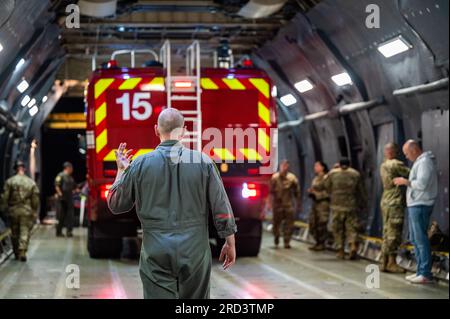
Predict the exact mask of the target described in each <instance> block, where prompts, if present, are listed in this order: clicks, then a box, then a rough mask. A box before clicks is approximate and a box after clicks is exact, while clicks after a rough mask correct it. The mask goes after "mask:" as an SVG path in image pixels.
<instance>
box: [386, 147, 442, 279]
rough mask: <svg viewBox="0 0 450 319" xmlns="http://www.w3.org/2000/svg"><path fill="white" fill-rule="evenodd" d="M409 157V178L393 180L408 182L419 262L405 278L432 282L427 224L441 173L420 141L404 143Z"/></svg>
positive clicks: (405, 183) (405, 151)
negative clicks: (414, 269)
mask: <svg viewBox="0 0 450 319" xmlns="http://www.w3.org/2000/svg"><path fill="white" fill-rule="evenodd" d="M403 153H404V154H405V156H406V158H407V159H408V160H410V161H411V162H414V164H413V167H412V168H411V172H410V174H409V179H406V178H403V177H397V178H395V179H394V184H395V185H397V186H402V185H406V186H408V189H407V193H406V202H407V206H408V216H409V233H410V237H411V241H412V243H413V245H414V252H415V256H416V262H417V271H416V274H414V275H411V276H407V277H406V279H407V280H408V281H410V282H412V283H415V284H427V283H431V282H433V275H432V273H431V266H432V258H431V247H430V241H429V239H428V226H429V224H430V217H431V213H432V212H433V206H434V203H435V201H436V197H437V195H438V177H437V168H436V161H435V157H434V155H433V153H431V152H423V151H422V149H421V147H420V146H419V144H418V143H417V142H416V141H414V140H409V141H407V142H406V143H405V145H404V146H403Z"/></svg>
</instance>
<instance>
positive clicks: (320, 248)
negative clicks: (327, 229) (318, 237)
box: [309, 244, 325, 251]
mask: <svg viewBox="0 0 450 319" xmlns="http://www.w3.org/2000/svg"><path fill="white" fill-rule="evenodd" d="M309 249H310V250H312V251H324V250H325V246H324V245H323V244H316V245H314V246H312V247H309Z"/></svg>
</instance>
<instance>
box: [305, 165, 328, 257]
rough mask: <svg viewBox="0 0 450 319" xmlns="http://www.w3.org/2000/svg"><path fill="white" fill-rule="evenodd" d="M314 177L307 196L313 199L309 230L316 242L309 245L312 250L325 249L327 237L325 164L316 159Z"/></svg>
mask: <svg viewBox="0 0 450 319" xmlns="http://www.w3.org/2000/svg"><path fill="white" fill-rule="evenodd" d="M314 172H315V174H316V176H315V177H314V179H313V181H312V184H311V188H310V189H308V194H309V197H310V198H311V199H312V200H313V205H312V208H311V212H310V214H309V232H310V234H311V235H312V236H313V237H314V240H315V241H316V244H315V245H314V246H311V247H309V249H310V250H313V251H322V250H325V240H326V239H327V233H328V232H327V225H328V219H329V215H330V196H329V195H328V192H327V190H326V188H325V179H326V178H327V176H326V174H327V173H328V167H327V165H326V164H325V163H324V162H322V161H318V162H316V163H315V164H314Z"/></svg>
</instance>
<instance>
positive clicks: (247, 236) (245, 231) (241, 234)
mask: <svg viewBox="0 0 450 319" xmlns="http://www.w3.org/2000/svg"><path fill="white" fill-rule="evenodd" d="M237 227H238V232H237V233H236V255H237V257H255V256H258V254H259V250H260V248H261V237H262V222H261V221H260V220H256V219H249V220H240V221H239V222H238V225H237ZM214 239H215V240H214V241H215V243H216V244H211V245H210V246H211V254H212V256H213V257H219V255H220V251H221V250H222V246H223V244H224V243H225V240H224V239H222V238H219V237H217V233H216V237H214Z"/></svg>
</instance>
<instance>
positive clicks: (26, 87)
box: [17, 80, 30, 93]
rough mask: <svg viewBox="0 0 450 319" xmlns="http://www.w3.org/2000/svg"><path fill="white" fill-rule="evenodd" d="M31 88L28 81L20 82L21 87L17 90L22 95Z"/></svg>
mask: <svg viewBox="0 0 450 319" xmlns="http://www.w3.org/2000/svg"><path fill="white" fill-rule="evenodd" d="M29 86H30V85H29V84H28V82H27V81H26V80H22V82H20V83H19V85H18V86H17V90H19V92H20V93H23V92H25V91H26V89H28V87H29Z"/></svg>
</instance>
